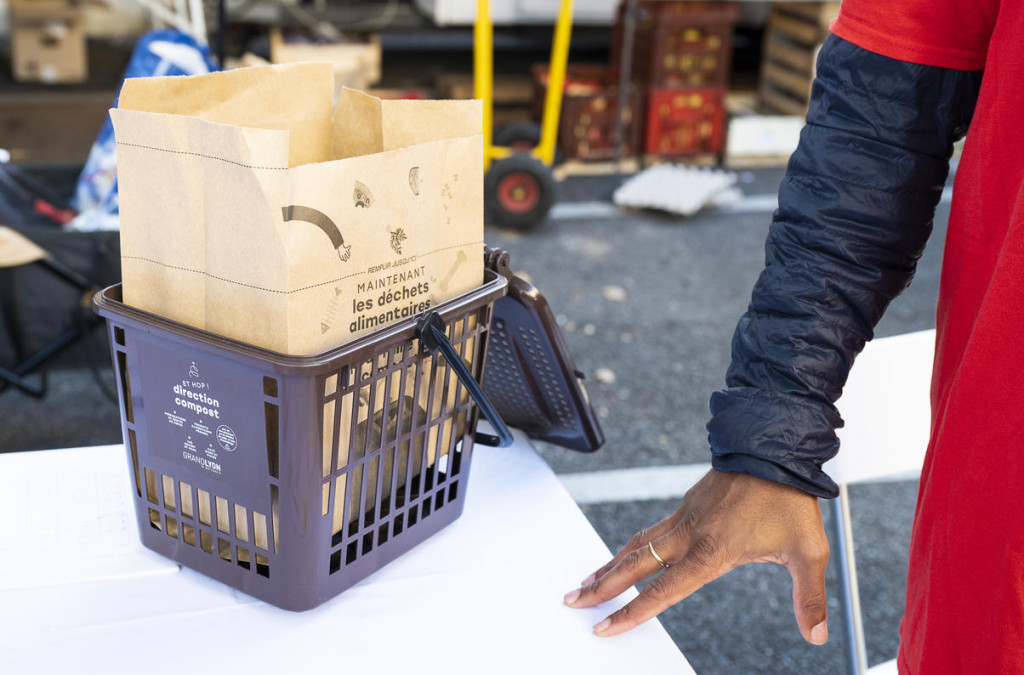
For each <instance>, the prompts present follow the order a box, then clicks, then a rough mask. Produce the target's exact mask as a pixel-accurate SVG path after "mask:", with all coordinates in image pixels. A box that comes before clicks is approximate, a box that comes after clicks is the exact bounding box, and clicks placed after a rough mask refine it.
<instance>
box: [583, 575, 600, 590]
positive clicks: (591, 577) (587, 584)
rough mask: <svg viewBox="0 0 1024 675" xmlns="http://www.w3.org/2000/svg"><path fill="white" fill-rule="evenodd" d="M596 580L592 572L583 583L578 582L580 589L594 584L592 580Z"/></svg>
mask: <svg viewBox="0 0 1024 675" xmlns="http://www.w3.org/2000/svg"><path fill="white" fill-rule="evenodd" d="M596 578H597V572H594V573H593V574H591V575H590V576H589V577H587V578H586V579H584V580H583V581H581V582H580V587H581V588H582V587H583V586H589V585H590V584H592V583H594V579H596Z"/></svg>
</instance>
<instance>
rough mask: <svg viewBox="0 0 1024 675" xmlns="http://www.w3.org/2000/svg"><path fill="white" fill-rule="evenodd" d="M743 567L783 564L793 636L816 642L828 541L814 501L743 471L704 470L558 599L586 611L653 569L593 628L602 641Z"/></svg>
mask: <svg viewBox="0 0 1024 675" xmlns="http://www.w3.org/2000/svg"><path fill="white" fill-rule="evenodd" d="M649 545H650V546H653V549H654V551H655V552H656V553H657V555H658V556H659V557H660V558H661V559H662V560H663V561H664V562H665V563H666V564H667V565H668V566H667V567H663V566H662V564H661V563H660V562H658V559H657V558H656V557H655V555H653V554H652V552H651V550H650V549H649V548H648V546H649ZM751 562H774V563H778V564H780V565H785V566H786V568H787V569H788V570H789V573H790V576H791V577H792V578H793V611H794V613H795V614H796V621H797V625H798V626H799V628H800V633H801V635H803V637H804V639H805V640H807V641H808V642H810V643H812V644H816V645H820V644H824V643H825V640H827V639H828V624H827V621H826V616H827V611H826V606H825V566H826V565H827V564H828V540H827V539H826V537H825V530H824V527H823V526H822V522H821V509H820V508H819V506H818V499H817V498H816V497H813V496H811V495H808V494H807V493H805V492H802V491H800V490H798V489H796V488H794V487H791V486H788V485H783V484H781V483H774V482H771V481H767V480H763V479H760V478H756V477H754V476H751V475H748V474H744V473H728V472H724V471H717V470H715V469H712V470H711V471H709V472H708V473H707V474H706V475H705V476H704V477H703V478H701V479H700V481H698V482H697V484H696V485H694V486H693V487H692V488H691V489H690V490H689V491H688V492H687V493H686V495H685V496H684V497H683V502H682V504H681V505H680V506H679V508H678V509H677V510H676V512H675V513H673V514H672V515H671V516H669V517H668V518H665V519H664V520H662V521H661V522H659V523H657V524H656V525H654V526H652V527H649V528H646V529H644V530H641V531H639V532H637V533H636V534H635V535H633V537H632V539H630V540H629V543H627V544H626V546H625V547H624V548H623V549H622V550H621V551H619V552H618V554H617V555H616V556H615V557H614V558H612V559H611V561H609V562H608V563H607V564H606V565H604V566H603V567H601V568H600V569H599V570H597V571H596V572H594V573H593V574H591V575H590V576H589V577H587V579H586V580H584V581H583V582H582V583H581V585H580V586H581V587H580V588H579V589H577V590H574V591H572V592H570V593H568V594H566V596H565V603H566V604H567V605H569V606H570V607H576V608H583V607H593V606H595V605H599V604H601V603H602V602H606V601H608V600H610V599H612V598H614V597H615V596H617V595H619V594H620V593H622V592H623V591H625V590H626V589H627V588H629V587H630V586H633V585H634V584H636V583H637V582H639V581H641V580H643V579H646V578H648V577H650V576H653V575H655V574H657V573H659V572H661V575H660V576H658V577H657V578H656V579H653V580H652V581H651V582H650V583H648V584H647V585H646V586H645V587H644V588H643V590H642V591H640V595H638V596H637V597H636V598H634V599H633V600H632V601H631V602H630V603H629V604H627V605H626V606H625V607H623V608H622V609H620V610H618V611H617V612H614V613H613V614H612V615H611V616H609V617H608V618H606V619H604V620H603V621H601V622H600V623H598V624H597V625H596V626H594V632H596V633H597V634H598V635H600V636H602V637H610V636H612V635H618V634H619V633H624V632H626V631H628V630H630V629H632V628H635V627H636V626H638V625H640V624H641V623H643V622H644V621H647V620H648V619H650V618H651V617H653V616H656V615H658V614H660V613H661V612H662V611H664V610H665V609H667V608H668V607H670V606H672V605H674V604H675V603H677V602H679V601H680V600H683V599H684V598H686V597H688V596H689V595H690V594H691V593H693V592H694V591H696V590H697V589H698V588H700V587H701V586H703V585H704V584H706V583H708V582H710V581H713V580H715V579H717V578H718V577H720V576H722V575H723V574H725V573H726V572H728V571H730V570H732V569H734V568H736V567H739V566H740V565H745V564H747V563H751Z"/></svg>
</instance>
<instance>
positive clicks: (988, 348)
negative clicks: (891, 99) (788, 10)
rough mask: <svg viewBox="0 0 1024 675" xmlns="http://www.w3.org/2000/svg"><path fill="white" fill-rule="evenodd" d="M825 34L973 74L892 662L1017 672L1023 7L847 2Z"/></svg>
mask: <svg viewBox="0 0 1024 675" xmlns="http://www.w3.org/2000/svg"><path fill="white" fill-rule="evenodd" d="M833 31H834V32H835V33H836V34H837V35H839V36H840V37H842V38H844V39H846V40H849V41H850V42H853V43H854V44H856V45H858V46H860V47H862V48H864V49H867V50H870V51H873V52H877V53H879V54H883V55H885V56H889V57H891V58H895V59H900V60H903V61H911V62H914V63H921V64H925V65H932V66H940V67H945V68H954V69H960V70H978V69H984V71H985V74H984V78H983V81H982V87H981V95H980V98H979V101H978V105H977V108H976V110H975V114H974V118H973V121H972V122H971V127H970V131H969V132H968V134H967V142H966V146H965V148H964V153H963V157H962V159H961V162H960V167H959V169H958V171H957V175H956V179H955V183H954V187H953V203H952V210H951V213H950V218H949V229H948V234H947V236H946V250H945V259H944V261H943V270H942V282H941V285H940V290H939V304H938V338H937V339H938V342H937V349H936V357H935V373H934V378H933V381H932V439H931V444H930V447H929V450H928V456H927V458H926V460H925V466H924V471H923V473H922V476H921V488H920V493H919V496H918V504H917V513H916V516H915V519H914V531H913V534H912V536H911V544H910V573H909V578H908V582H907V604H906V613H905V616H904V619H903V625H902V628H901V631H900V633H901V636H900V655H899V666H900V672H901V673H914V674H915V675H916V674H925V675H933V674H935V673H979V674H985V675H989V674H997V673H1024V2H1021V1H1019V0H1013V1H1011V0H1006V1H1004V2H999V0H897V1H896V2H893V1H891V0H890V1H887V2H880V1H878V0H844V1H843V4H842V10H841V12H840V15H839V18H838V19H837V20H836V22H835V23H834V24H833Z"/></svg>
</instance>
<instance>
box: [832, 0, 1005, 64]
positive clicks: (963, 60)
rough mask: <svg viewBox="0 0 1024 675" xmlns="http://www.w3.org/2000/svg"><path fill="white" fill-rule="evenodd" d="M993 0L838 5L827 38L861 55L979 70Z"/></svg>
mask: <svg viewBox="0 0 1024 675" xmlns="http://www.w3.org/2000/svg"><path fill="white" fill-rule="evenodd" d="M998 9H999V2H998V0H900V1H899V2H891V1H890V0H886V1H881V0H843V3H842V6H841V8H840V10H839V16H838V18H837V19H836V20H835V21H833V22H832V26H831V27H832V32H833V33H835V34H836V35H838V36H839V37H841V38H843V39H844V40H847V41H849V42H852V43H854V44H856V45H857V46H858V47H861V48H862V49H866V50H868V51H871V52H874V53H877V54H882V55H883V56H888V57H889V58H893V59H897V60H900V61H909V62H911V63H919V64H921V65H927V66H938V67H941V68H952V69H956V70H981V69H982V68H984V65H985V56H986V54H987V52H988V43H989V40H990V38H991V36H992V28H993V26H994V25H995V18H996V15H997V14H998Z"/></svg>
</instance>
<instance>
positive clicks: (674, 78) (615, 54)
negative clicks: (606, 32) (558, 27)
mask: <svg viewBox="0 0 1024 675" xmlns="http://www.w3.org/2000/svg"><path fill="white" fill-rule="evenodd" d="M738 15H739V8H738V5H736V3H733V2H664V1H661V2H640V3H638V4H637V20H636V30H635V34H634V39H633V54H632V67H631V76H632V79H633V81H635V82H637V83H639V84H641V85H644V86H653V87H682V86H686V87H710V86H715V87H720V86H726V85H727V84H728V82H729V73H730V69H731V67H732V35H733V29H734V26H735V23H736V18H737V16H738ZM624 19H625V8H624V5H620V7H619V14H618V19H617V21H616V23H615V29H614V33H613V37H612V50H611V54H612V56H611V62H612V65H613V66H618V65H619V64H620V63H621V55H622V32H623V23H624Z"/></svg>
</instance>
